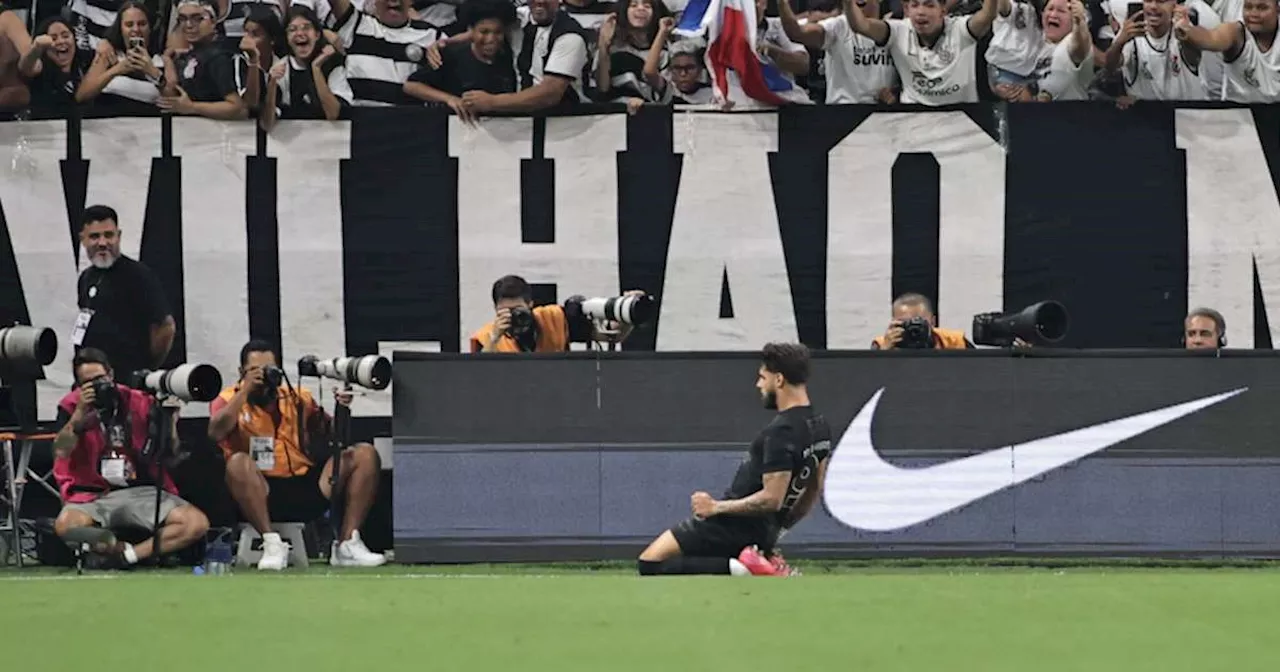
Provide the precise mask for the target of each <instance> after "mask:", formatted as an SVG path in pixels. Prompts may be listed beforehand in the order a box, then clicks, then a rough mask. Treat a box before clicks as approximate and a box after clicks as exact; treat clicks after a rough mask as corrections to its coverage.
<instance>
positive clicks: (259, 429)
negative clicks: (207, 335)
mask: <svg viewBox="0 0 1280 672" xmlns="http://www.w3.org/2000/svg"><path fill="white" fill-rule="evenodd" d="M334 394H335V395H336V398H337V401H338V403H340V404H342V405H344V406H349V405H350V404H351V396H352V395H351V393H350V392H349V391H341V390H335V391H334ZM209 415H210V417H209V438H210V439H212V440H213V441H215V442H217V444H218V446H219V447H221V448H222V452H223V455H224V457H225V458H226V461H227V475H226V479H227V488H228V489H230V491H231V497H232V498H233V499H234V500H235V501H236V504H237V505H238V506H239V507H240V511H241V513H243V514H244V517H245V519H246V520H247V521H248V522H249V524H251V525H253V527H254V529H256V530H257V531H258V533H259V534H261V535H262V560H261V561H259V562H258V569H272V570H281V569H284V568H285V566H287V565H288V563H289V557H288V556H289V549H288V547H287V546H286V545H285V543H284V540H282V539H281V538H280V535H279V534H277V533H275V532H272V531H271V520H272V519H276V520H283V521H289V522H309V521H312V520H315V519H316V518H319V517H320V516H321V515H323V514H324V512H325V511H326V510H327V509H328V508H329V499H330V497H331V496H332V495H333V493H332V485H331V483H330V481H331V480H332V474H333V460H332V459H330V458H329V456H328V455H327V454H326V453H327V452H328V445H329V438H330V435H331V432H332V423H331V420H330V418H329V416H328V415H327V414H326V413H325V412H324V410H323V409H322V408H320V406H319V404H317V403H316V401H315V399H314V398H312V396H311V393H310V392H308V391H307V390H305V389H301V388H299V389H294V388H293V387H292V386H291V385H286V384H284V372H283V371H281V370H280V368H279V365H278V363H277V359H276V355H275V351H274V350H273V349H272V347H271V344H270V343H267V342H266V341H260V340H253V341H249V342H248V343H246V344H245V346H244V347H243V348H241V350H240V380H239V382H237V383H236V384H235V385H232V386H231V387H228V388H226V389H224V390H223V391H222V393H221V394H219V395H218V398H217V399H214V400H213V402H212V403H211V404H210V405H209ZM321 463H323V467H322V468H317V467H316V465H317V464H321ZM381 468H382V467H381V464H380V463H379V460H378V453H377V451H375V450H374V448H373V446H372V445H371V444H368V443H358V444H355V445H354V446H351V447H349V448H347V449H346V450H345V452H344V453H343V454H342V471H341V473H339V475H338V490H339V491H341V492H342V493H345V496H346V499H345V506H344V507H343V511H344V512H345V513H344V515H343V520H342V532H341V539H340V540H338V541H335V542H334V547H333V549H332V554H331V555H330V556H329V558H330V559H329V562H330V564H333V565H337V566H343V567H377V566H379V565H382V564H383V563H385V562H386V558H385V557H383V555H382V554H381V553H374V552H372V551H370V550H369V549H368V547H366V546H365V545H364V542H363V541H361V539H360V526H362V525H364V520H365V517H366V516H367V515H368V514H369V508H370V507H371V506H372V505H373V500H374V496H375V495H376V494H377V491H378V474H379V472H380V470H381Z"/></svg>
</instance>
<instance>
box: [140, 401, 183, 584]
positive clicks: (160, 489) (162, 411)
mask: <svg viewBox="0 0 1280 672" xmlns="http://www.w3.org/2000/svg"><path fill="white" fill-rule="evenodd" d="M169 399H170V396H169V395H167V394H164V393H160V394H157V395H155V400H156V404H155V406H153V407H152V414H151V421H152V422H150V423H148V424H149V425H150V426H149V427H148V429H149V430H150V431H151V436H153V437H155V442H156V444H157V446H156V449H155V450H154V451H147V450H146V449H145V448H144V449H143V453H144V459H145V460H146V461H149V462H151V463H152V464H154V465H155V470H156V512H155V520H154V521H153V524H152V526H151V529H152V530H153V532H152V535H153V536H152V537H151V547H152V551H151V557H152V558H154V559H155V565H156V566H157V567H159V566H160V558H162V557H164V550H163V549H162V548H161V547H160V543H161V542H160V537H161V536H163V535H161V534H160V504H161V503H162V501H163V499H162V498H163V497H164V484H165V476H166V467H167V466H168V462H169V458H170V453H172V452H173V446H172V445H171V441H172V438H173V437H172V434H173V432H174V430H175V428H174V413H176V412H177V410H178V409H177V407H175V406H170V405H169V404H167V403H165V402H167V401H168V400H169ZM148 443H150V442H149V441H148ZM148 452H149V453H150V454H149V455H147V454H146V453H148ZM152 457H154V458H155V459H151V458H152Z"/></svg>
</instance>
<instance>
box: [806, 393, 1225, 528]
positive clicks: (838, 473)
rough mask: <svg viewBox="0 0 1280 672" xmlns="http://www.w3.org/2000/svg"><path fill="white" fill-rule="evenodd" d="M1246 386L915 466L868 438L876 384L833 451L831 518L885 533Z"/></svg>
mask: <svg viewBox="0 0 1280 672" xmlns="http://www.w3.org/2000/svg"><path fill="white" fill-rule="evenodd" d="M1248 389H1249V388H1247V387H1242V388H1240V389H1238V390H1232V391H1231V392H1224V393H1222V394H1215V395H1213V396H1211V397H1204V398H1203V399H1196V400H1194V401H1188V402H1185V403H1182V404H1175V405H1173V406H1166V407H1164V408H1159V409H1156V410H1154V411H1148V412H1146V413H1140V414H1138V415H1133V416H1129V417H1127V418H1120V419H1119V420H1112V421H1110V422H1104V423H1102V424H1099V425H1093V426H1090V427H1085V428H1082V429H1077V430H1073V431H1070V432H1065V433H1063V434H1055V435H1053V436H1047V437H1044V438H1042V439H1035V440H1034V441H1028V442H1026V443H1020V444H1014V445H1011V446H1005V447H1004V448H999V449H996V450H990V451H987V452H985V453H980V454H978V455H971V456H969V457H964V458H960V459H958V460H952V461H950V462H946V463H943V464H938V465H934V466H931V467H925V468H920V469H903V468H900V467H895V466H893V465H892V464H889V463H888V462H885V461H884V460H883V459H881V457H880V455H879V454H878V453H876V449H875V445H873V444H872V441H871V421H872V419H873V418H874V417H875V413H876V406H877V405H878V404H879V403H880V395H881V394H883V393H884V388H880V389H879V390H877V391H876V393H875V394H874V395H872V397H871V399H870V400H868V401H867V403H866V404H865V405H864V406H863V407H862V410H861V411H859V412H858V416H857V417H855V418H854V419H853V422H851V423H849V428H848V429H847V430H845V433H844V436H842V437H840V443H839V445H838V446H837V447H836V450H835V452H834V454H832V456H831V463H830V465H828V467H827V478H826V481H825V483H824V485H823V488H822V489H823V499H824V501H825V502H826V505H827V510H828V511H829V512H830V513H831V515H832V516H835V518H836V520H839V521H840V522H841V523H844V524H845V525H848V526H850V527H854V528H858V529H862V530H870V531H875V532H888V531H890V530H899V529H902V528H904V527H910V526H912V525H916V524H919V523H923V522H925V521H927V520H932V519H933V518H937V517H938V516H941V515H942V514H944V513H947V512H949V511H954V510H956V509H958V508H960V507H962V506H965V505H966V504H969V503H971V502H975V501H977V500H979V499H982V498H983V497H988V496H990V495H993V494H995V493H997V492H999V491H1001V490H1004V489H1005V488H1010V487H1013V486H1015V485H1018V484H1020V483H1025V482H1026V481H1029V480H1031V479H1033V478H1035V477H1037V476H1039V475H1041V474H1044V473H1047V472H1050V471H1053V470H1054V469H1058V468H1060V467H1064V466H1066V465H1068V464H1070V463H1072V462H1075V461H1076V460H1079V459H1082V458H1085V457H1088V456H1089V455H1092V454H1094V453H1096V452H1099V451H1101V450H1104V449H1106V448H1108V447H1110V446H1114V445H1116V444H1117V443H1120V442H1122V441H1127V440H1129V439H1131V438H1133V437H1135V436H1138V435H1139V434H1143V433H1146V432H1149V431H1151V430H1153V429H1155V428H1156V427H1159V426H1161V425H1164V424H1167V423H1170V422H1173V421H1174V420H1177V419H1178V418H1182V417H1184V416H1187V415H1190V414H1192V413H1195V412H1196V411H1199V410H1201V409H1204V408H1208V407H1209V406H1212V405H1214V404H1217V403H1220V402H1223V401H1226V400H1227V399H1230V398H1231V397H1234V396H1236V395H1237V394H1240V393H1242V392H1244V391H1246V390H1248Z"/></svg>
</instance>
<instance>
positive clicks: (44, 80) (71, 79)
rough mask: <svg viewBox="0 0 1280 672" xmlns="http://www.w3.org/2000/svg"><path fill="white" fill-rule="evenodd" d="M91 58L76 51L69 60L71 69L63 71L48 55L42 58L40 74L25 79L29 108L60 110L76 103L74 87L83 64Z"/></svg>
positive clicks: (81, 71)
mask: <svg viewBox="0 0 1280 672" xmlns="http://www.w3.org/2000/svg"><path fill="white" fill-rule="evenodd" d="M89 60H91V58H90V57H89V56H88V55H87V54H85V53H84V52H81V51H77V52H76V55H75V59H74V60H72V61H71V70H70V71H69V72H63V71H62V70H59V69H58V66H56V65H54V64H53V61H50V60H49V59H48V57H45V58H44V59H43V62H42V64H41V67H40V74H38V75H36V76H35V77H33V78H31V79H29V80H27V89H28V90H29V91H30V92H31V109H33V110H46V111H60V110H69V109H70V108H72V107H75V104H76V89H77V88H78V87H79V86H80V80H81V79H83V78H84V73H85V70H86V69H87V68H86V67H85V64H86V63H87V62H88V61H89Z"/></svg>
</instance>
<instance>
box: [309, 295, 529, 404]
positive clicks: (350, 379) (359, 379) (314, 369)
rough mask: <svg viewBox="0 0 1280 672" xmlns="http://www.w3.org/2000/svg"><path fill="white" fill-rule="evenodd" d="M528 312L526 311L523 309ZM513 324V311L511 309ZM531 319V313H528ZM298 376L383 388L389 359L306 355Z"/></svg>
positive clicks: (389, 381) (388, 379)
mask: <svg viewBox="0 0 1280 672" xmlns="http://www.w3.org/2000/svg"><path fill="white" fill-rule="evenodd" d="M525 312H528V311H525ZM511 316H512V324H515V311H514V310H513V311H511ZM529 319H530V320H532V319H533V314H532V313H530V314H529ZM298 375H299V376H324V377H325V378H332V379H333V380H339V381H342V382H344V383H347V384H354V385H359V386H360V387H366V388H369V389H371V390H383V389H386V387H387V386H388V385H390V384H391V360H389V359H387V358H386V357H383V356H381V355H364V356H363V357H334V358H333V359H319V358H317V357H316V356H315V355H307V356H306V357H303V358H302V359H299V360H298Z"/></svg>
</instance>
